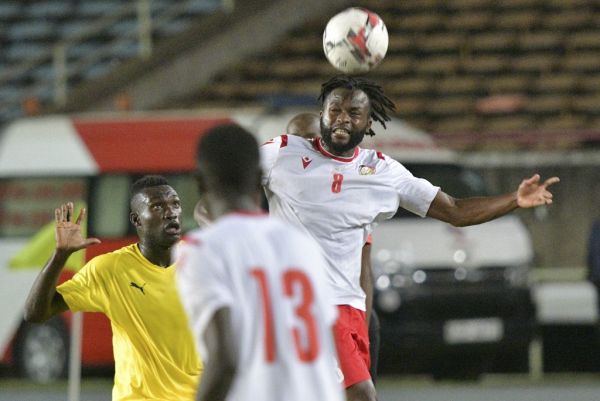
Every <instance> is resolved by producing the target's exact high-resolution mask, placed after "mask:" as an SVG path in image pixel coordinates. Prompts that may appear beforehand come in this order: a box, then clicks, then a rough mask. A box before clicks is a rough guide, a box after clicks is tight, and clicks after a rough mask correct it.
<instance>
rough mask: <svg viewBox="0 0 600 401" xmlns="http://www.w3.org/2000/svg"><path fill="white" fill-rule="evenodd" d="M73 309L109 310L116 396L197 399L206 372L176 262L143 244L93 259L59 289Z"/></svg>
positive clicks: (166, 399) (119, 397)
mask: <svg viewBox="0 0 600 401" xmlns="http://www.w3.org/2000/svg"><path fill="white" fill-rule="evenodd" d="M57 291H58V292H59V293H60V294H61V295H62V296H63V298H64V299H65V302H66V303H67V305H68V306H69V309H71V310H72V311H86V312H103V313H105V314H106V316H108V318H109V319H110V321H111V326H112V332H113V352H114V356H115V384H114V387H113V394H112V399H113V400H162V401H181V400H193V399H194V395H195V393H196V389H197V385H198V380H199V377H200V373H201V370H202V367H201V364H200V362H199V360H198V356H197V353H196V348H195V344H194V340H193V337H192V335H191V333H190V330H189V327H188V322H187V317H186V315H185V312H184V310H183V307H182V306H181V303H180V301H179V295H178V292H177V287H176V284H175V266H174V265H171V266H169V267H166V268H164V267H160V266H156V265H154V264H152V263H151V262H149V261H148V260H147V259H146V258H145V257H144V256H143V255H142V254H141V252H140V250H139V248H138V246H137V244H134V245H129V246H126V247H123V248H121V249H119V250H117V251H114V252H111V253H107V254H105V255H101V256H98V257H95V258H93V259H92V260H90V261H89V262H88V263H87V264H86V265H85V266H84V267H83V268H82V269H81V270H80V271H79V272H78V273H77V274H75V276H73V278H72V279H71V280H69V281H66V282H65V283H63V284H61V285H60V286H58V287H57Z"/></svg>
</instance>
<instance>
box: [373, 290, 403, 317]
mask: <svg viewBox="0 0 600 401" xmlns="http://www.w3.org/2000/svg"><path fill="white" fill-rule="evenodd" d="M401 303H402V301H401V298H400V294H399V293H398V291H396V290H394V289H388V290H385V291H382V292H381V293H380V294H379V297H378V298H377V304H378V305H379V308H380V309H381V310H382V311H384V312H387V313H392V312H395V311H396V310H398V308H399V307H400V304H401Z"/></svg>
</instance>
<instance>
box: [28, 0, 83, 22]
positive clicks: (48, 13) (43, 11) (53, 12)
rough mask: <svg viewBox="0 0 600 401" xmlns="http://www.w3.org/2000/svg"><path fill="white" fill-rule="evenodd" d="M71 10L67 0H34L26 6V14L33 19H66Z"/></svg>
mask: <svg viewBox="0 0 600 401" xmlns="http://www.w3.org/2000/svg"><path fill="white" fill-rule="evenodd" d="M72 12H73V7H72V5H71V3H70V2H68V1H59V0H52V1H36V2H33V3H31V4H29V6H28V7H27V10H26V14H27V16H28V17H30V18H35V19H40V18H42V19H67V18H69V17H70V15H71V13H72Z"/></svg>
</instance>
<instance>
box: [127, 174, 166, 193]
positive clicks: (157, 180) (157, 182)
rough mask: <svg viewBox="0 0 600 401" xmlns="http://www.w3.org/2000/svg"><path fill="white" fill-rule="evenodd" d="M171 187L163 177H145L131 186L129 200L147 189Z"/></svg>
mask: <svg viewBox="0 0 600 401" xmlns="http://www.w3.org/2000/svg"><path fill="white" fill-rule="evenodd" d="M161 185H169V182H168V181H167V179H166V178H165V177H163V176H162V175H145V176H143V177H142V178H140V179H138V180H136V181H135V182H134V183H133V184H131V188H130V189H129V199H133V197H134V196H136V195H137V194H139V193H140V192H142V191H143V190H144V189H146V188H151V187H158V186H161Z"/></svg>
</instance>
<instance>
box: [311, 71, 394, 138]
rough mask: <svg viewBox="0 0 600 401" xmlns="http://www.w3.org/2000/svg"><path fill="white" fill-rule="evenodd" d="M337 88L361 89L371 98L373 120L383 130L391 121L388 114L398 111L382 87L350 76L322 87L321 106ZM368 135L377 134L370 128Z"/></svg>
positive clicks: (344, 76) (340, 76) (331, 81)
mask: <svg viewBox="0 0 600 401" xmlns="http://www.w3.org/2000/svg"><path fill="white" fill-rule="evenodd" d="M337 88H346V89H352V90H355V89H360V90H361V91H363V92H364V93H365V94H366V95H367V97H368V98H369V103H370V105H371V110H370V116H371V118H372V119H373V120H375V121H378V122H379V123H381V125H383V128H386V125H385V123H386V121H390V120H391V117H390V116H389V115H388V112H394V111H396V106H395V105H394V102H393V101H392V100H390V99H389V98H388V97H387V96H386V95H385V94H384V93H383V88H382V87H381V86H380V85H378V84H376V83H375V82H373V81H371V80H369V79H366V78H362V77H351V76H348V75H337V76H335V77H333V78H331V79H330V80H328V81H327V82H325V83H323V84H322V85H321V94H320V95H319V100H320V101H321V105H324V104H325V99H326V98H327V96H328V95H329V94H330V93H331V92H332V91H333V90H334V89H337ZM367 135H370V136H373V135H375V132H374V131H373V130H372V129H371V128H369V130H368V131H367Z"/></svg>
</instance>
